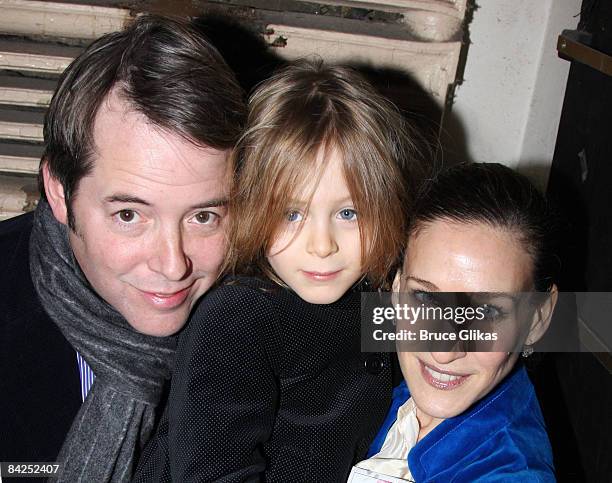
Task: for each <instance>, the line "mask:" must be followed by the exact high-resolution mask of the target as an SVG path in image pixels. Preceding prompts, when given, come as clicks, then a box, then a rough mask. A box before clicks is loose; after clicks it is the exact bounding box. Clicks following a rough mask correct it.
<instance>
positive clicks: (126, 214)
mask: <svg viewBox="0 0 612 483" xmlns="http://www.w3.org/2000/svg"><path fill="white" fill-rule="evenodd" d="M115 216H117V217H118V218H119V220H120V221H121V222H122V223H134V221H136V220H138V214H137V213H136V212H135V211H134V210H121V211H118V212H117V213H116V215H115Z"/></svg>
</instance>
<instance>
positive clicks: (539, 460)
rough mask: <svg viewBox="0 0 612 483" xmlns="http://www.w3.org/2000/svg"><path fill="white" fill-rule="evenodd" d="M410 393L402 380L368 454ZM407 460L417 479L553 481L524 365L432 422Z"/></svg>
mask: <svg viewBox="0 0 612 483" xmlns="http://www.w3.org/2000/svg"><path fill="white" fill-rule="evenodd" d="M409 398H410V393H409V392H408V388H407V386H406V382H402V384H400V385H399V386H397V387H396V388H395V390H394V392H393V403H392V405H391V409H390V411H389V414H388V415H387V418H386V420H385V422H384V423H383V426H382V428H381V430H380V431H379V433H378V435H377V436H376V439H375V440H374V442H373V443H372V446H371V447H370V451H369V453H368V458H369V457H371V456H373V455H375V454H376V453H378V452H379V451H380V449H381V447H382V445H383V443H384V441H385V437H386V436H387V433H388V432H389V429H390V428H391V426H392V425H393V423H394V422H395V420H396V419H397V411H398V409H399V408H400V406H401V405H402V404H404V403H405V402H406V401H407V400H408V399H409ZM408 465H409V468H410V471H411V473H412V476H413V478H414V479H415V481H416V482H417V483H422V482H423V483H424V482H434V481H435V482H438V483H439V482H451V481H452V482H473V481H487V482H492V481H500V482H502V481H503V482H505V481H520V482H551V481H555V476H554V470H553V463H552V451H551V448H550V443H549V441H548V435H547V434H546V428H545V427H544V419H543V417H542V412H541V410H540V405H539V404H538V400H537V398H536V395H535V391H534V389H533V385H532V384H531V381H530V380H529V378H528V376H527V372H526V371H525V368H524V367H523V365H522V364H518V365H517V367H515V368H514V370H513V371H512V372H511V373H510V374H509V375H508V376H507V377H506V378H505V379H504V380H503V381H502V382H501V383H500V384H499V385H498V386H497V387H496V388H495V389H494V390H493V391H491V392H490V393H489V394H488V395H487V396H485V397H484V398H483V399H481V400H480V401H478V402H477V403H476V404H475V405H474V406H472V407H471V408H470V409H468V410H467V411H465V412H464V413H463V414H461V415H459V416H456V417H454V418H449V419H446V420H444V421H442V422H441V423H440V424H439V425H438V426H436V427H435V428H434V429H433V430H432V431H431V432H430V433H429V434H427V435H426V436H425V437H424V438H423V439H422V440H421V441H419V442H418V443H417V444H416V445H415V446H414V448H412V450H410V452H409V453H408Z"/></svg>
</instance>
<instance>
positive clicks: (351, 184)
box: [224, 61, 420, 287]
mask: <svg viewBox="0 0 612 483" xmlns="http://www.w3.org/2000/svg"><path fill="white" fill-rule="evenodd" d="M414 139H415V135H414V133H413V131H412V129H410V128H409V127H408V126H407V124H406V122H405V120H404V119H403V117H402V116H401V114H400V113H399V111H398V110H397V109H396V108H395V106H393V105H392V104H391V103H390V102H388V101H387V100H386V99H385V98H383V97H382V96H380V95H379V94H378V93H377V92H376V91H375V90H374V89H373V88H372V86H371V85H370V84H369V83H368V82H367V81H366V80H365V79H364V78H363V77H362V76H361V75H360V74H358V73H357V72H356V71H355V70H353V69H350V68H347V67H340V66H328V65H324V64H323V62H322V61H299V62H296V63H294V64H292V65H290V66H289V67H286V68H284V69H283V70H281V71H280V72H278V73H277V74H276V75H274V76H273V77H272V78H270V79H268V80H267V81H266V82H264V83H263V84H261V85H260V86H259V87H258V88H257V89H256V90H255V92H254V93H253V95H252V97H251V99H250V101H249V116H248V120H247V128H246V131H245V133H244V134H243V136H242V137H241V139H240V141H239V142H238V144H237V146H236V149H235V151H234V154H233V158H234V163H235V165H236V166H235V167H236V176H235V179H234V182H233V188H232V192H231V196H230V214H231V218H230V223H229V250H228V256H227V260H226V264H225V267H224V269H225V270H224V271H225V272H234V273H244V274H252V275H253V274H259V275H261V274H263V275H266V276H268V277H270V278H272V279H276V277H275V275H274V273H273V272H272V269H271V268H270V265H269V264H268V262H267V259H266V254H267V253H268V250H269V249H270V246H271V245H272V243H273V242H274V238H275V236H276V235H277V231H278V228H279V227H280V225H281V222H282V220H283V219H284V217H285V216H286V210H287V209H288V207H289V204H290V200H291V198H292V196H293V195H294V194H295V192H296V191H297V190H299V189H301V188H302V187H303V186H304V184H305V183H306V182H307V181H308V180H312V179H314V180H315V181H317V180H318V179H319V178H320V173H322V172H323V168H324V166H325V163H326V162H327V159H328V158H329V156H327V155H328V154H329V153H330V152H331V151H333V150H336V152H337V153H338V155H339V156H340V159H341V160H342V163H343V169H344V176H345V179H346V183H347V186H348V188H349V191H350V193H351V197H352V199H353V203H354V206H355V209H356V211H357V213H358V219H359V231H360V238H361V260H362V268H363V271H364V275H366V276H367V278H368V279H369V280H370V282H372V283H373V284H374V286H375V287H384V286H386V285H387V282H388V278H389V274H390V273H391V270H392V269H393V267H394V266H395V265H396V264H397V262H398V258H399V254H400V252H401V248H402V245H403V244H404V242H405V240H406V230H407V221H408V216H407V215H408V210H409V208H410V207H411V205H412V195H413V193H415V191H416V183H417V182H418V178H419V177H420V163H419V162H418V161H417V149H416V147H415V143H414ZM321 150H323V156H319V157H318V154H319V153H320V152H321ZM317 159H319V161H317ZM321 159H323V161H322V162H321V161H320V160H321ZM321 163H323V165H322V164H321ZM317 169H319V171H317ZM316 173H319V175H318V176H317V175H316Z"/></svg>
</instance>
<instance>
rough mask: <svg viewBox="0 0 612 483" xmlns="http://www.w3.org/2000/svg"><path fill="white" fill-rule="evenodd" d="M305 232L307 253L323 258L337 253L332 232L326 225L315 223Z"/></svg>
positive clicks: (336, 245)
mask: <svg viewBox="0 0 612 483" xmlns="http://www.w3.org/2000/svg"><path fill="white" fill-rule="evenodd" d="M304 228H306V227H304ZM307 230H308V233H307V236H308V240H307V244H306V250H307V251H308V253H310V254H313V255H316V256H318V257H320V258H325V257H328V256H330V255H333V254H334V253H336V252H337V251H338V244H337V243H336V238H335V236H334V231H333V229H332V227H330V226H329V224H328V223H315V224H313V225H312V226H310V227H308V228H307Z"/></svg>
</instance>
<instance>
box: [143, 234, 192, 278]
mask: <svg viewBox="0 0 612 483" xmlns="http://www.w3.org/2000/svg"><path fill="white" fill-rule="evenodd" d="M155 245H156V249H155V251H154V253H153V254H152V256H151V258H150V260H149V268H150V269H151V270H153V271H154V272H157V273H159V274H161V275H163V276H164V278H166V279H167V280H173V281H179V280H182V279H184V278H186V277H187V276H188V275H189V273H190V271H191V260H190V259H189V257H188V256H187V254H186V253H185V246H184V245H185V243H184V239H183V234H182V233H181V230H180V229H176V230H166V231H163V232H160V233H159V234H158V235H157V240H156V243H155Z"/></svg>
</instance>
